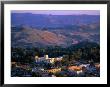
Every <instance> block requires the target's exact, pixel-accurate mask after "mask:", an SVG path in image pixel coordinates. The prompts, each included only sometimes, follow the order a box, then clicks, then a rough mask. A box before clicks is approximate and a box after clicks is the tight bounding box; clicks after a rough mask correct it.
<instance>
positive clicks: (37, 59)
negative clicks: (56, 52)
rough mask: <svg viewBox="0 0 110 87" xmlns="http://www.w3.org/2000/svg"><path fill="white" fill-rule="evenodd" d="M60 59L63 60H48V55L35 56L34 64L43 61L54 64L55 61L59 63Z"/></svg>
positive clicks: (58, 58)
mask: <svg viewBox="0 0 110 87" xmlns="http://www.w3.org/2000/svg"><path fill="white" fill-rule="evenodd" d="M62 58H63V57H57V58H49V56H48V55H44V57H38V56H35V61H36V62H41V61H45V62H49V63H54V62H55V61H61V60H62Z"/></svg>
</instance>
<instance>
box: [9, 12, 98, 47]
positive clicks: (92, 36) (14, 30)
mask: <svg viewBox="0 0 110 87" xmlns="http://www.w3.org/2000/svg"><path fill="white" fill-rule="evenodd" d="M11 25H12V26H11V41H12V46H19V47H45V46H56V45H57V46H63V47H66V46H70V45H73V44H77V43H79V42H83V41H90V42H96V43H98V44H99V43H100V16H99V15H44V14H31V13H12V14H11Z"/></svg>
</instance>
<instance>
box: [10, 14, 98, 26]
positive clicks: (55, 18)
mask: <svg viewBox="0 0 110 87" xmlns="http://www.w3.org/2000/svg"><path fill="white" fill-rule="evenodd" d="M99 22H100V16H99V15H45V14H31V13H11V24H12V25H14V26H18V25H29V26H32V27H37V28H44V27H52V28H55V27H60V28H61V27H63V28H64V27H65V26H71V25H78V24H91V23H99Z"/></svg>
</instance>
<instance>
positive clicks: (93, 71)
mask: <svg viewBox="0 0 110 87" xmlns="http://www.w3.org/2000/svg"><path fill="white" fill-rule="evenodd" d="M64 57H65V55H64V56H59V57H56V58H49V56H48V55H47V54H46V55H44V56H43V57H39V56H37V55H36V56H35V57H34V62H33V64H21V63H19V62H11V66H12V71H11V76H12V77H13V76H14V77H15V76H16V77H21V76H22V77H99V76H100V64H99V63H94V62H93V60H89V61H88V62H85V61H75V60H74V62H73V63H71V64H69V65H65V64H62V63H63V62H64Z"/></svg>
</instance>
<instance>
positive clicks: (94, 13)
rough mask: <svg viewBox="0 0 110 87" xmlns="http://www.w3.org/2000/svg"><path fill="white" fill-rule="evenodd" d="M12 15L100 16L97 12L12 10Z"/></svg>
mask: <svg viewBox="0 0 110 87" xmlns="http://www.w3.org/2000/svg"><path fill="white" fill-rule="evenodd" d="M12 13H32V14H51V15H81V14H86V15H100V11H99V10H12Z"/></svg>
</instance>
